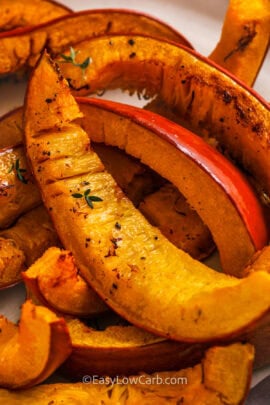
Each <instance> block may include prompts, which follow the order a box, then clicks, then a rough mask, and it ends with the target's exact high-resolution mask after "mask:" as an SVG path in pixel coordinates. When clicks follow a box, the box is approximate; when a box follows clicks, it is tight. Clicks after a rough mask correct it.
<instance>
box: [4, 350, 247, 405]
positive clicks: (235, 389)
mask: <svg viewBox="0 0 270 405" xmlns="http://www.w3.org/2000/svg"><path fill="white" fill-rule="evenodd" d="M253 355H254V354H253V348H252V346H251V345H242V344H239V343H238V344H233V345H230V346H227V347H212V348H211V349H209V350H208V351H207V352H206V355H205V358H204V359H203V361H202V362H201V363H199V364H197V365H196V366H194V367H193V368H188V369H183V370H181V371H172V372H158V373H155V374H150V375H149V374H141V375H137V376H131V377H129V379H128V378H127V377H124V378H122V379H120V378H118V380H117V381H115V380H112V379H110V378H108V377H107V378H106V377H104V378H100V379H99V378H98V377H97V376H94V377H93V378H92V377H91V376H88V377H89V378H88V379H85V381H86V382H87V383H86V384H83V383H77V384H45V385H40V386H39V387H35V388H32V389H30V390H25V391H20V392H11V391H8V390H3V389H2V390H0V397H1V399H3V401H4V403H5V404H6V405H17V404H20V405H28V404H31V403H35V404H36V405H47V404H48V403H50V402H51V401H54V402H55V403H57V402H63V403H70V404H71V403H77V404H81V405H83V404H85V403H87V404H89V405H101V404H104V405H107V404H112V405H114V404H116V403H117V404H123V405H124V404H125V405H137V404H149V405H156V404H159V405H168V404H174V405H177V404H179V403H183V404H186V405H201V404H204V405H206V404H209V405H223V404H225V403H226V404H227V405H240V404H243V403H244V400H245V397H246V395H247V392H248V389H249V385H250V377H251V369H252V361H253ZM91 381H93V382H92V383H91Z"/></svg>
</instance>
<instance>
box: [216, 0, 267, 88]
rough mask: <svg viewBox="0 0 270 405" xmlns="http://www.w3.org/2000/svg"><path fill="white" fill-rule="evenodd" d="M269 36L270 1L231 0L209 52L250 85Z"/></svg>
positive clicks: (255, 74) (258, 68) (264, 51)
mask: <svg viewBox="0 0 270 405" xmlns="http://www.w3.org/2000/svg"><path fill="white" fill-rule="evenodd" d="M269 39H270V3H269V1H268V0H253V1H252V2H251V3H250V4H249V5H248V6H247V2H246V1H245V0H230V1H229V4H228V9H227V13H226V16H225V19H224V23H223V27H222V33H221V37H220V40H219V42H218V43H217V45H216V47H215V49H214V50H213V51H212V52H211V54H210V55H209V58H210V59H212V60H213V61H214V62H216V63H218V64H219V65H220V66H223V67H224V68H226V69H227V70H229V71H230V72H232V73H233V74H235V76H237V77H238V78H239V79H241V80H243V81H244V82H245V83H246V84H248V85H250V86H252V84H253V83H254V81H255V79H256V77H257V74H258V72H259V70H260V67H261V64H262V62H263V59H264V56H265V54H266V51H267V49H268V45H269Z"/></svg>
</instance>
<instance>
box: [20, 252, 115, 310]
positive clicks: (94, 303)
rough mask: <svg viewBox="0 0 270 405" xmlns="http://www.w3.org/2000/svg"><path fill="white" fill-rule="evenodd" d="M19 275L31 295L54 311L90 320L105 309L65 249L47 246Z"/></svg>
mask: <svg viewBox="0 0 270 405" xmlns="http://www.w3.org/2000/svg"><path fill="white" fill-rule="evenodd" d="M22 276H23V280H24V282H25V284H26V286H27V289H28V290H29V291H30V292H31V296H34V297H35V298H37V299H38V301H39V302H40V303H41V304H43V305H45V306H48V307H50V308H51V309H52V310H54V311H56V312H60V313H63V314H68V315H73V316H79V317H91V316H93V315H97V314H100V313H102V312H105V311H107V310H108V308H107V306H106V305H105V304H104V303H103V301H101V299H100V298H99V297H98V296H97V295H96V294H95V292H94V291H93V290H92V289H91V288H90V287H89V286H88V284H86V283H85V281H84V280H83V279H82V278H81V276H80V275H79V274H78V269H77V268H76V266H75V263H74V259H73V257H72V255H71V253H70V252H67V251H65V250H61V249H59V248H56V247H51V248H50V249H48V250H47V251H46V252H45V253H44V254H43V256H42V257H40V258H39V259H38V260H37V261H36V262H35V263H34V264H33V265H32V266H31V267H30V268H29V269H28V270H27V271H26V272H24V273H23V274H22Z"/></svg>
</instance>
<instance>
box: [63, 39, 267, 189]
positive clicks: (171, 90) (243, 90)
mask: <svg viewBox="0 0 270 405" xmlns="http://www.w3.org/2000/svg"><path fill="white" fill-rule="evenodd" d="M131 40H132V44H133V45H132V46H131V45H130V43H129V41H131ZM110 43H111V45H110ZM75 48H76V50H80V54H79V55H78V62H80V63H81V62H82V61H83V60H84V59H85V58H86V57H87V56H89V55H91V58H92V60H93V62H92V63H91V64H90V65H89V66H88V68H87V69H86V72H85V75H84V76H83V75H82V72H81V69H79V68H76V67H74V66H72V65H71V64H64V65H63V66H62V72H63V74H64V76H65V77H67V78H72V80H71V81H70V84H71V86H72V88H73V91H74V93H76V94H81V95H83V94H86V93H90V92H92V93H94V92H98V91H100V90H102V89H107V88H117V87H120V88H123V89H128V90H130V91H131V92H139V93H141V94H142V95H146V96H147V97H148V96H153V95H156V94H158V95H160V96H161V97H162V98H163V99H164V101H165V102H166V103H167V104H168V105H169V106H170V107H172V108H173V109H174V111H175V112H177V114H179V115H180V116H181V117H183V118H184V119H185V120H187V121H188V123H189V125H190V128H192V130H193V131H194V132H196V133H201V132H202V131H203V133H204V134H206V133H208V137H214V138H216V139H217V141H218V142H219V143H220V146H221V147H222V148H223V149H225V150H226V152H229V154H230V155H231V156H232V157H233V158H234V159H236V161H237V162H238V163H239V164H240V165H242V166H243V167H244V168H245V170H246V171H247V172H249V173H251V174H252V176H254V178H255V180H256V182H257V183H258V184H260V185H261V186H262V188H263V189H264V190H265V192H266V193H270V174H269V173H270V163H269V159H268V154H269V126H270V113H269V105H268V103H267V102H266V101H264V100H262V99H261V98H260V97H259V96H258V95H255V93H253V92H252V90H251V89H250V88H248V87H245V86H244V84H243V83H240V82H238V81H237V79H235V78H233V77H230V76H228V75H227V74H225V73H224V72H222V71H221V70H219V69H218V68H217V66H216V65H215V66H213V65H212V64H211V61H210V60H208V59H206V58H204V57H203V56H201V55H200V54H198V53H196V52H193V51H191V50H187V49H184V48H181V46H180V45H179V46H178V45H176V44H174V45H173V44H168V43H167V42H165V41H162V40H157V39H154V38H151V39H150V38H143V37H140V36H136V35H134V36H130V35H128V36H114V37H113V38H112V37H110V36H104V37H100V38H95V39H91V40H89V41H85V42H82V43H81V44H80V45H77V46H76V47H75ZM103 50H104V51H103ZM131 53H133V54H134V55H135V56H134V57H133V58H130V57H129V55H130V54H131ZM67 54H68V52H67ZM101 55H102V58H101ZM58 60H60V58H58ZM153 60H155V64H153V63H152V61H153ZM89 85H90V88H89ZM202 100H203V102H202Z"/></svg>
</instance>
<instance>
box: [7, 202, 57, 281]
mask: <svg viewBox="0 0 270 405" xmlns="http://www.w3.org/2000/svg"><path fill="white" fill-rule="evenodd" d="M56 244H59V240H58V237H57V234H56V232H55V230H54V229H53V226H52V223H51V221H50V217H49V215H48V214H47V212H46V211H45V209H44V207H43V206H41V207H38V208H35V209H33V210H32V211H30V212H28V213H27V214H24V215H22V216H21V218H20V219H19V220H18V221H17V222H16V223H15V225H13V226H12V227H10V228H8V229H5V230H4V231H0V289H1V288H5V287H10V286H12V285H14V284H16V283H17V282H19V281H21V272H22V271H24V270H25V269H26V268H27V267H28V266H30V265H31V264H32V263H34V261H35V260H36V259H37V258H38V257H40V256H41V255H42V253H43V252H44V251H45V250H46V249H47V248H48V247H49V246H52V245H56Z"/></svg>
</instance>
